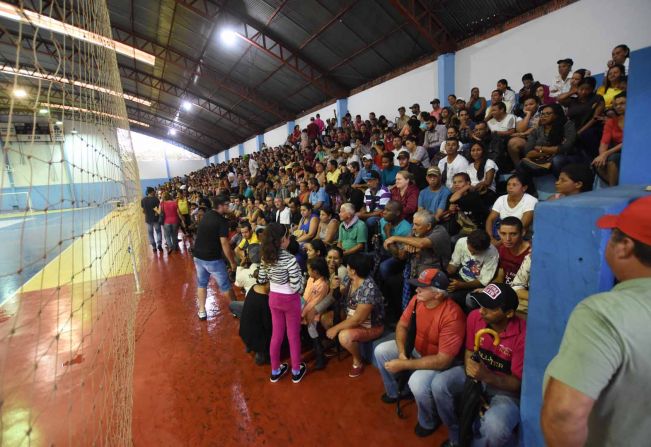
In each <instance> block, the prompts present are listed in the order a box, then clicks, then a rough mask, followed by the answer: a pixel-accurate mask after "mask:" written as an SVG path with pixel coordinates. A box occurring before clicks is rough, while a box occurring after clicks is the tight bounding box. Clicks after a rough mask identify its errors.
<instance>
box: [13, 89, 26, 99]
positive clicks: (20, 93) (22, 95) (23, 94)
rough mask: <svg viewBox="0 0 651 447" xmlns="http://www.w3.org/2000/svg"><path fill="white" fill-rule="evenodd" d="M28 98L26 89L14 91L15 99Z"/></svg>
mask: <svg viewBox="0 0 651 447" xmlns="http://www.w3.org/2000/svg"><path fill="white" fill-rule="evenodd" d="M25 97H27V92H26V91H25V89H24V88H15V89H14V98H25Z"/></svg>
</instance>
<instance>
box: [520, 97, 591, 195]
mask: <svg viewBox="0 0 651 447" xmlns="http://www.w3.org/2000/svg"><path fill="white" fill-rule="evenodd" d="M575 143H576V130H575V128H574V123H573V122H572V121H569V120H568V119H567V118H566V117H565V112H563V108H562V107H561V106H560V105H558V104H550V105H546V106H543V108H542V110H541V112H540V122H539V125H538V127H537V128H536V129H535V130H534V131H533V132H531V134H530V135H529V137H528V138H527V145H526V147H525V149H524V152H525V156H524V158H523V159H522V161H520V163H519V164H518V166H517V167H516V172H517V173H518V174H519V175H520V176H521V177H522V178H523V179H524V180H525V181H526V182H527V185H528V186H529V189H530V190H531V191H532V193H535V186H533V181H532V177H534V176H539V175H546V174H549V173H552V174H553V175H554V177H556V178H558V175H559V174H560V172H561V168H562V167H563V166H565V165H566V164H568V163H577V162H579V161H580V158H581V157H580V156H579V155H578V154H577V153H576V152H577V151H576V145H575Z"/></svg>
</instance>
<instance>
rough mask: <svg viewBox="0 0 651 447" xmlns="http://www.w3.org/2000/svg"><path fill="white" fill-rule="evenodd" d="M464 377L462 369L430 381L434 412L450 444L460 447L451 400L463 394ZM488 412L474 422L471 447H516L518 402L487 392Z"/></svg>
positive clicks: (518, 419) (457, 421) (448, 371)
mask: <svg viewBox="0 0 651 447" xmlns="http://www.w3.org/2000/svg"><path fill="white" fill-rule="evenodd" d="M465 382H466V373H465V371H464V367H463V366H455V367H453V368H450V369H448V370H447V371H442V372H441V373H440V374H438V375H436V376H435V377H434V379H433V380H432V394H433V395H434V401H435V402H436V409H437V411H438V414H439V416H440V418H441V420H442V421H443V423H444V424H445V425H447V427H448V432H449V437H450V441H452V442H453V443H455V444H458V443H459V419H458V418H457V414H456V412H455V409H454V400H455V398H457V397H459V395H460V394H461V393H462V392H463V385H464V383H465ZM486 394H487V397H488V400H489V408H488V410H487V411H486V413H484V416H482V417H481V418H478V420H477V421H476V422H475V436H474V440H473V443H472V445H473V447H481V446H489V445H490V446H509V445H517V435H516V434H515V433H514V430H515V428H516V427H517V426H518V424H519V423H520V400H519V399H517V398H516V397H513V396H511V395H507V394H501V393H499V392H498V393H496V392H494V391H490V390H488V391H487V392H486Z"/></svg>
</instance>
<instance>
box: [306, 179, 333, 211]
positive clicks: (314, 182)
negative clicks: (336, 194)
mask: <svg viewBox="0 0 651 447" xmlns="http://www.w3.org/2000/svg"><path fill="white" fill-rule="evenodd" d="M309 185H310V191H311V192H310V203H311V204H312V206H313V207H314V209H315V210H320V209H321V208H323V207H324V206H328V204H329V200H328V195H327V194H326V192H325V188H324V187H322V186H321V185H319V180H318V179H317V178H316V177H312V178H311V179H310V180H309Z"/></svg>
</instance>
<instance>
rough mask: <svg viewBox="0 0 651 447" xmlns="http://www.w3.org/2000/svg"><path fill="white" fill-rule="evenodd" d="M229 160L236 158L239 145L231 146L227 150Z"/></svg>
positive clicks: (238, 154) (238, 153)
mask: <svg viewBox="0 0 651 447" xmlns="http://www.w3.org/2000/svg"><path fill="white" fill-rule="evenodd" d="M228 153H229V156H230V160H232V159H234V158H237V157H239V156H240V147H239V146H233V147H232V148H230V149H229V150H228Z"/></svg>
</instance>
